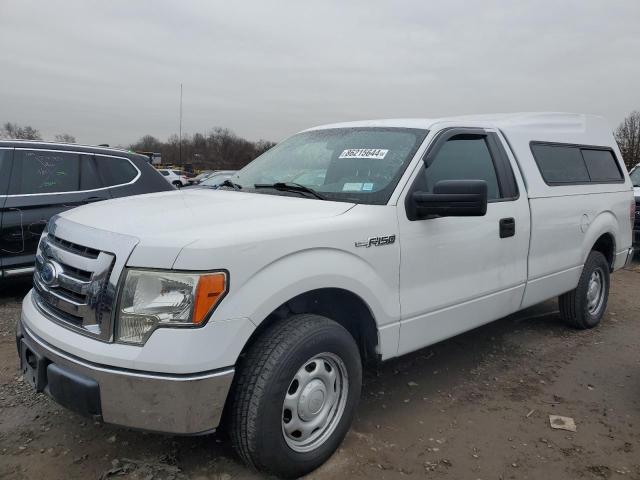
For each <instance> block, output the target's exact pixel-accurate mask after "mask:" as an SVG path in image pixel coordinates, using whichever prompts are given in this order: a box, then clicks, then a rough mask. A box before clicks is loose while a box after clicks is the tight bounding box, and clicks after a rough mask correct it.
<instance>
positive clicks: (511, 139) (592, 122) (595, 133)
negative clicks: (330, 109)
mask: <svg viewBox="0 0 640 480" xmlns="http://www.w3.org/2000/svg"><path fill="white" fill-rule="evenodd" d="M355 127H387V128H419V129H422V130H431V131H434V130H441V129H444V128H448V127H463V128H464V127H469V128H473V127H476V128H488V129H496V130H499V131H500V132H502V134H503V135H504V136H505V137H506V139H507V141H508V145H509V148H508V150H509V151H510V152H511V153H513V155H514V157H515V160H516V162H517V163H518V166H519V169H520V171H521V173H522V176H523V182H524V184H525V186H526V190H527V194H528V196H529V197H530V198H535V197H545V196H559V195H566V194H567V193H585V194H586V193H599V192H601V191H608V190H619V189H629V188H630V183H629V179H628V177H625V180H624V182H621V183H618V184H615V185H612V184H595V183H594V184H585V185H567V186H562V187H560V186H550V185H548V184H546V182H545V181H544V179H543V178H542V176H541V174H540V170H539V169H538V167H537V164H536V162H535V159H534V157H533V154H532V151H531V144H532V143H535V142H548V143H559V144H572V145H583V146H592V147H595V146H598V147H605V148H610V149H612V150H613V151H614V152H615V156H616V157H617V160H618V163H619V165H620V168H621V169H622V170H626V169H625V168H624V164H623V163H622V155H621V154H620V150H619V148H618V145H617V144H616V141H615V139H614V138H613V132H612V130H611V127H610V126H609V124H608V122H607V121H606V120H605V119H604V118H603V117H600V116H597V115H588V114H580V113H561V112H525V113H496V114H486V115H464V116H458V117H441V118H405V119H387V120H363V121H357V122H346V123H334V124H331V125H323V126H320V127H316V128H312V129H310V130H323V129H330V128H355Z"/></svg>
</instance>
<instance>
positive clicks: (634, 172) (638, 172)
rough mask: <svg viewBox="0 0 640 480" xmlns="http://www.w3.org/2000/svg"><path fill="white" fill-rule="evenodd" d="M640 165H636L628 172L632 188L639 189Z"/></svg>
mask: <svg viewBox="0 0 640 480" xmlns="http://www.w3.org/2000/svg"><path fill="white" fill-rule="evenodd" d="M639 167H640V165H636V166H635V167H633V168H632V169H631V171H630V172H629V176H630V177H631V183H633V186H634V187H640V168H639Z"/></svg>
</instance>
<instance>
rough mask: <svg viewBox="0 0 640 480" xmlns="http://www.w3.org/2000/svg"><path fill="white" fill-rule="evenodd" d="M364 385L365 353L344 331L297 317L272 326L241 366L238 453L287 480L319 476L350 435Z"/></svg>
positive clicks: (233, 422) (235, 405) (234, 427)
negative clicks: (316, 471) (313, 473)
mask: <svg viewBox="0 0 640 480" xmlns="http://www.w3.org/2000/svg"><path fill="white" fill-rule="evenodd" d="M361 383H362V366H361V361H360V354H359V351H358V347H357V345H356V343H355V341H354V340H353V337H352V336H351V334H349V332H348V331H347V330H345V329H344V327H342V326H341V325H339V324H338V323H336V322H334V321H332V320H329V319H328V318H325V317H321V316H319V315H295V316H292V317H290V318H288V319H286V320H283V321H280V322H278V323H276V324H274V325H272V326H271V327H270V328H269V330H267V331H265V332H264V333H263V334H262V336H260V337H259V338H258V340H257V341H256V342H255V343H254V344H253V345H252V346H251V347H250V348H249V350H248V351H247V352H246V354H245V355H244V356H243V358H242V359H241V361H240V362H239V366H238V373H237V374H236V378H235V380H234V390H233V397H232V399H231V408H230V411H229V415H230V418H229V420H230V432H229V433H230V434H231V439H232V441H233V444H234V447H235V449H236V450H237V452H238V454H239V455H240V457H242V459H243V460H244V461H245V462H246V463H247V464H249V465H251V466H253V467H254V468H256V469H258V470H262V471H265V472H269V473H273V474H276V475H278V476H281V477H289V478H292V477H299V476H301V475H304V474H306V473H309V472H311V471H312V470H314V469H316V468H317V467H319V466H320V465H322V463H324V462H325V461H326V460H327V459H328V458H329V457H330V456H331V455H332V454H333V452H334V451H335V450H336V449H337V448H338V446H339V445H340V443H341V442H342V440H343V438H344V436H345V435H346V433H347V431H348V429H349V426H350V424H351V420H352V417H353V414H354V411H355V408H356V405H357V402H358V399H359V396H360V387H361Z"/></svg>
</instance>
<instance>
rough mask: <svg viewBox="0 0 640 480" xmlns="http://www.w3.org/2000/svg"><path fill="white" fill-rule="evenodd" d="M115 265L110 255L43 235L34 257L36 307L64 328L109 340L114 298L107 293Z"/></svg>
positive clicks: (111, 294)
mask: <svg viewBox="0 0 640 480" xmlns="http://www.w3.org/2000/svg"><path fill="white" fill-rule="evenodd" d="M114 262H115V255H113V254H112V253H108V252H104V251H100V250H97V249H95V248H91V247H87V246H84V245H80V244H78V243H74V242H71V241H68V240H65V239H63V238H60V237H59V236H55V235H52V234H48V235H44V236H43V237H42V240H41V241H40V245H39V246H38V253H37V255H36V269H35V273H34V278H33V279H34V282H33V283H34V288H35V292H36V293H35V295H34V300H35V304H36V305H37V306H38V307H39V308H40V310H41V311H42V312H43V313H44V314H45V315H46V316H47V317H49V318H51V319H52V320H54V321H56V322H58V323H60V324H61V325H63V326H66V327H69V328H73V329H76V330H78V331H80V332H81V333H83V334H85V335H88V336H93V337H98V338H99V339H101V340H105V341H108V340H110V339H111V334H112V331H111V330H112V328H111V311H112V309H113V298H114V295H113V292H107V289H108V286H109V277H110V275H111V270H112V268H113V265H114Z"/></svg>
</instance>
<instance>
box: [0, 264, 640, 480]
mask: <svg viewBox="0 0 640 480" xmlns="http://www.w3.org/2000/svg"><path fill="white" fill-rule="evenodd" d="M28 288H29V285H28V284H27V283H25V284H20V285H15V286H10V287H9V288H7V289H5V291H4V292H2V293H0V478H3V479H40V478H42V479H44V478H46V479H47V480H55V479H92V478H93V479H98V478H135V479H145V480H149V479H152V478H157V479H184V478H192V479H227V480H228V479H231V478H243V479H244V478H260V476H259V475H258V474H256V473H254V472H251V471H248V470H247V469H245V468H244V467H243V466H242V465H241V464H240V463H239V462H238V460H237V458H236V457H235V456H234V454H233V451H232V450H231V448H230V445H229V442H228V440H227V439H226V438H225V437H224V436H222V435H211V436H205V437H196V438H193V437H170V436H162V435H155V434H146V433H141V432H136V431H130V430H126V429H122V428H117V427H112V426H108V425H101V424H96V423H93V422H92V421H91V420H87V419H85V418H82V417H80V416H77V415H75V414H73V413H70V412H68V411H66V410H64V409H62V408H61V407H58V406H57V405H56V404H55V403H54V402H52V401H51V400H49V399H48V398H47V397H45V396H43V395H42V394H35V393H33V392H32V391H31V389H30V388H29V387H28V386H27V385H26V384H25V383H24V382H23V381H22V380H21V378H20V376H19V375H18V363H17V356H16V351H15V342H14V324H15V322H16V320H17V319H18V316H19V314H20V305H19V300H20V298H21V297H22V296H23V295H24V294H25V293H26V292H27V290H28ZM639 293H640V264H635V265H634V266H633V267H632V268H631V269H630V270H627V271H622V272H619V273H617V274H615V275H614V276H613V277H612V292H611V297H610V302H609V308H608V311H607V314H606V318H605V320H604V322H603V324H602V326H601V327H599V328H597V329H595V330H592V331H586V332H578V331H573V330H570V329H568V328H565V327H564V326H563V324H562V323H561V322H560V320H559V315H558V310H557V303H556V302H555V301H550V302H546V303H545V304H542V305H538V306H536V307H534V308H531V309H528V310H526V311H524V312H521V313H519V314H518V315H514V316H511V317H508V318H505V319H502V320H500V321H497V322H494V323H493V324H491V325H488V326H485V327H482V328H479V329H476V330H474V331H472V332H469V333H467V334H465V335H462V336H459V337H456V338H453V339H450V340H447V341H445V342H442V343H439V344H437V345H435V346H432V347H429V348H427V349H424V350H421V351H419V352H416V353H414V354H411V355H408V356H405V357H402V358H400V359H398V360H395V361H391V362H389V363H386V364H384V365H381V366H380V367H378V368H377V369H375V368H370V369H369V370H368V371H367V372H366V377H365V381H364V387H363V396H362V401H361V406H360V409H359V413H358V416H357V418H356V420H355V422H354V424H353V426H352V428H351V431H350V432H349V434H348V436H347V438H346V440H345V442H344V443H343V445H342V447H341V448H340V449H339V451H338V452H337V453H336V454H335V455H334V456H333V457H332V459H331V460H330V461H329V462H328V463H327V464H326V465H324V466H323V467H322V468H321V469H319V470H318V471H316V472H314V473H313V474H311V475H310V476H309V477H310V478H313V479H339V480H343V479H345V478H369V479H370V478H435V479H439V478H450V479H472V480H473V479H573V478H579V479H592V478H593V479H602V478H614V479H615V478H628V479H640V322H639V321H638V317H639V313H640V295H639ZM549 415H563V416H568V417H572V418H573V419H574V420H575V423H576V426H577V431H576V432H575V433H572V432H569V431H564V430H556V429H551V428H550V425H549Z"/></svg>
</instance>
